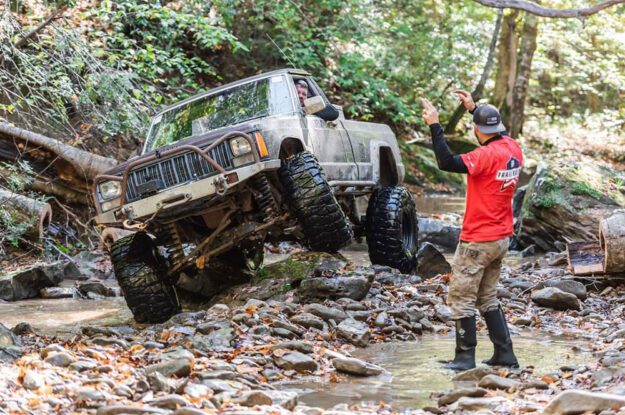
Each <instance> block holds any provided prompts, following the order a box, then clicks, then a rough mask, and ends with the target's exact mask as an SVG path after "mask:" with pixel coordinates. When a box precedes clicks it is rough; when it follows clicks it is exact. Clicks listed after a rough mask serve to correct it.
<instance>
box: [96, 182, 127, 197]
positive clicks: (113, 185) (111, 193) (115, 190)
mask: <svg viewBox="0 0 625 415" xmlns="http://www.w3.org/2000/svg"><path fill="white" fill-rule="evenodd" d="M98 189H100V196H102V199H103V200H109V199H113V198H116V197H119V195H120V194H121V192H122V184H121V182H119V181H117V180H110V181H108V182H102V183H100V184H99V185H98Z"/></svg>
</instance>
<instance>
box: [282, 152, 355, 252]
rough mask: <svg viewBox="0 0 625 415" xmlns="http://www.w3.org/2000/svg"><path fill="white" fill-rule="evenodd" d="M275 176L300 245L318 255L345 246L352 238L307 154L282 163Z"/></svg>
mask: <svg viewBox="0 0 625 415" xmlns="http://www.w3.org/2000/svg"><path fill="white" fill-rule="evenodd" d="M278 174H279V176H280V182H281V183H282V186H284V188H285V193H286V194H285V197H286V199H287V201H288V203H289V206H290V208H291V212H293V213H294V215H295V217H296V218H297V221H298V222H299V224H300V226H301V227H302V231H303V233H304V238H305V241H304V243H305V244H306V245H307V246H308V247H309V248H310V249H312V250H314V251H322V252H336V251H338V250H339V249H341V248H342V247H344V246H345V245H347V243H349V241H350V240H351V239H352V236H353V233H352V229H351V226H350V224H349V222H348V220H347V217H346V216H345V213H344V212H343V210H342V209H341V206H340V205H339V203H338V201H337V200H336V197H334V193H332V189H331V188H330V185H328V182H327V181H326V179H325V177H324V174H323V170H322V169H321V166H320V165H319V163H318V162H317V160H316V159H315V157H314V156H313V155H312V154H311V153H309V152H308V151H302V152H300V153H297V154H295V155H294V156H292V157H289V158H288V159H286V160H283V161H282V166H281V167H280V170H279V171H278Z"/></svg>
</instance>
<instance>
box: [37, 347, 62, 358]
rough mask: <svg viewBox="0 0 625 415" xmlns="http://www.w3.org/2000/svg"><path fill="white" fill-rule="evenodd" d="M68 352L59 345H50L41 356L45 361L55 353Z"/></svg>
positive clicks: (43, 350)
mask: <svg viewBox="0 0 625 415" xmlns="http://www.w3.org/2000/svg"><path fill="white" fill-rule="evenodd" d="M66 352H67V350H66V349H65V348H64V347H63V346H61V345H58V344H54V343H53V344H49V345H47V346H46V347H44V348H43V349H42V350H41V352H39V355H40V356H41V358H42V359H45V358H46V357H48V356H49V355H51V354H53V353H66Z"/></svg>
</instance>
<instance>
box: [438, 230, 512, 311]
mask: <svg viewBox="0 0 625 415" xmlns="http://www.w3.org/2000/svg"><path fill="white" fill-rule="evenodd" d="M509 243H510V238H504V239H499V240H497V241H492V242H462V241H461V242H460V243H459V244H458V248H456V254H455V255H454V260H453V265H452V267H451V269H452V277H451V282H450V283H449V295H448V296H447V304H448V305H449V307H450V308H451V312H452V315H453V317H454V319H460V318H464V317H471V316H473V315H475V308H476V307H477V308H478V309H479V310H480V312H481V313H482V314H483V313H485V312H486V311H489V310H493V309H495V308H497V307H499V300H498V299H497V282H498V281H499V275H500V272H501V261H502V259H503V258H504V256H506V253H507V252H508V244H509Z"/></svg>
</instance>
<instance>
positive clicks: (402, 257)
mask: <svg viewBox="0 0 625 415" xmlns="http://www.w3.org/2000/svg"><path fill="white" fill-rule="evenodd" d="M365 227H366V235H367V245H368V247H369V259H370V260H371V263H373V264H377V265H387V266H390V267H393V268H396V269H398V270H399V271H401V272H403V273H410V272H412V271H414V269H415V267H416V265H417V250H418V241H417V234H418V231H419V225H418V221H417V214H416V211H415V204H414V201H413V200H412V195H411V194H410V192H409V191H408V189H406V188H404V187H401V186H388V187H382V188H380V189H377V190H376V191H375V192H373V194H372V195H371V198H370V199H369V206H368V207H367V220H366V225H365Z"/></svg>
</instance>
